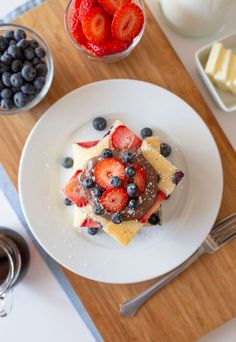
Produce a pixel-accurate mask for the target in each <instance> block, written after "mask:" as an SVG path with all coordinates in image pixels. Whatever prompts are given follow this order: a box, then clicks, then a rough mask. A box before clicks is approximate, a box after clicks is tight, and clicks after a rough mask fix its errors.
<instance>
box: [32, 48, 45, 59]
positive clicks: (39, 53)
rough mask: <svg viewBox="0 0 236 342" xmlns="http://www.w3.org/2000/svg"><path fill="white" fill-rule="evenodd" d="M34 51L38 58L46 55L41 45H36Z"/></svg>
mask: <svg viewBox="0 0 236 342" xmlns="http://www.w3.org/2000/svg"><path fill="white" fill-rule="evenodd" d="M34 52H35V55H36V56H37V57H39V58H44V57H45V56H46V52H45V50H44V49H43V48H42V47H36V48H35V50H34Z"/></svg>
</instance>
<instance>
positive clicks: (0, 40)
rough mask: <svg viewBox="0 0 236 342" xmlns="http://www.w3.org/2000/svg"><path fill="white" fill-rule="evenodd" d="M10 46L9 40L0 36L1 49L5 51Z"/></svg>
mask: <svg viewBox="0 0 236 342" xmlns="http://www.w3.org/2000/svg"><path fill="white" fill-rule="evenodd" d="M7 47H8V40H7V39H6V38H4V37H3V36H0V51H4V50H5V49H6V48H7Z"/></svg>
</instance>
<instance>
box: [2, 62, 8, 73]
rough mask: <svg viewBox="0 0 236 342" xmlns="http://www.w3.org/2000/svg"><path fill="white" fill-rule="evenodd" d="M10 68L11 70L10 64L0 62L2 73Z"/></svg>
mask: <svg viewBox="0 0 236 342" xmlns="http://www.w3.org/2000/svg"><path fill="white" fill-rule="evenodd" d="M8 70H9V66H8V65H6V64H3V63H2V62H0V74H3V73H4V72H6V71H8Z"/></svg>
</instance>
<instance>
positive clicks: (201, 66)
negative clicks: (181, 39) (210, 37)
mask: <svg viewBox="0 0 236 342" xmlns="http://www.w3.org/2000/svg"><path fill="white" fill-rule="evenodd" d="M216 41H217V42H220V43H222V44H223V46H224V47H225V48H227V49H232V51H233V53H236V33H233V34H231V35H229V36H226V37H223V38H221V39H217V40H216ZM214 42H215V41H214ZM214 42H211V43H210V44H208V45H206V46H204V47H202V48H201V49H199V50H198V51H197V52H196V53H195V61H196V63H197V68H198V71H199V73H200V75H201V77H202V79H203V81H204V82H205V84H206V86H207V88H208V90H209V92H210V93H211V95H212V96H213V98H214V100H215V101H216V103H217V104H218V105H219V106H220V108H221V109H223V110H224V111H225V112H233V111H235V110H236V95H234V94H232V93H230V92H228V91H224V90H221V89H219V88H218V87H217V86H215V85H214V84H213V83H212V82H211V81H210V79H209V78H208V76H207V74H206V73H205V66H206V62H207V58H208V56H209V53H210V50H211V47H212V45H213V43H214Z"/></svg>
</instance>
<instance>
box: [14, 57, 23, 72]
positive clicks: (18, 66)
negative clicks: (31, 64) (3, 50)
mask: <svg viewBox="0 0 236 342" xmlns="http://www.w3.org/2000/svg"><path fill="white" fill-rule="evenodd" d="M22 65H23V63H22V61H21V60H20V59H15V60H14V61H13V62H12V64H11V70H12V71H13V72H18V71H20V70H21V68H22Z"/></svg>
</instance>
